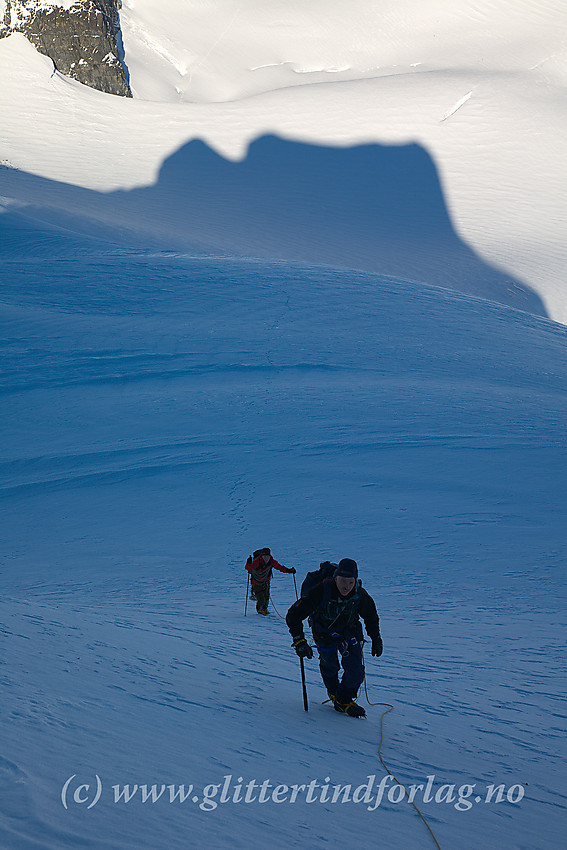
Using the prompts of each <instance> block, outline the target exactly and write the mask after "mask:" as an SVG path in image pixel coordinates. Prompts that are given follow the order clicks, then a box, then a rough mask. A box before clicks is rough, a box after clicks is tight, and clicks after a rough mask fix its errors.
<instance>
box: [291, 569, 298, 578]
mask: <svg viewBox="0 0 567 850" xmlns="http://www.w3.org/2000/svg"><path fill="white" fill-rule="evenodd" d="M296 572H297V570H296V569H295V567H292V568H291V569H290V573H291V574H292V576H294V575H295V574H296Z"/></svg>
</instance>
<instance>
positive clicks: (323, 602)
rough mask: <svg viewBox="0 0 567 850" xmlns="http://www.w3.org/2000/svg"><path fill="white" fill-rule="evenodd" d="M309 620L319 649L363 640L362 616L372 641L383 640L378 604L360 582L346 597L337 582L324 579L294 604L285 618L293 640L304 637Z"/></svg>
mask: <svg viewBox="0 0 567 850" xmlns="http://www.w3.org/2000/svg"><path fill="white" fill-rule="evenodd" d="M306 617H309V623H310V625H311V628H312V630H313V638H314V640H315V643H316V644H317V645H318V646H329V645H331V644H333V643H335V644H336V643H337V642H340V641H341V640H347V641H348V640H350V639H351V638H356V639H357V640H358V641H361V640H362V637H363V634H362V626H361V624H360V620H359V617H362V619H363V620H364V625H365V627H366V631H367V633H368V636H369V637H370V639H371V640H373V639H374V638H378V637H380V621H379V618H378V613H377V611H376V605H375V604H374V600H373V599H372V597H371V596H370V594H369V593H367V592H366V590H365V589H364V588H363V587H362V585H360V584H359V583H358V582H357V583H356V585H355V586H354V588H353V590H351V592H350V593H349V594H348V595H347V596H341V594H340V593H339V589H338V587H337V585H336V583H335V580H334V579H332V578H331V579H325V580H324V581H322V582H321V583H320V584H316V585H315V587H313V588H311V590H310V591H309V593H308V594H307V595H306V596H302V597H301V599H298V600H297V602H294V603H293V605H292V606H291V608H290V609H289V611H288V612H287V616H286V623H287V625H288V628H289V631H290V634H291V636H292V637H293V638H297V637H301V636H303V620H305V618H306Z"/></svg>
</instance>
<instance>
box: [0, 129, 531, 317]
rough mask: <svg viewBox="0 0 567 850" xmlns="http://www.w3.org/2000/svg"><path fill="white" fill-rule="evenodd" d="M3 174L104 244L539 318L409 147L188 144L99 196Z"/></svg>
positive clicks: (427, 162) (274, 141)
mask: <svg viewBox="0 0 567 850" xmlns="http://www.w3.org/2000/svg"><path fill="white" fill-rule="evenodd" d="M3 172H4V178H5V182H6V183H7V187H6V188H4V193H7V191H8V188H11V189H12V190H13V191H14V192H16V193H17V194H16V195H15V196H16V197H18V198H19V199H20V200H25V201H28V202H30V201H31V202H32V203H35V204H36V205H39V206H47V207H50V208H52V213H53V216H55V220H56V221H57V223H59V224H62V225H63V226H64V227H67V228H68V229H70V230H72V231H73V230H75V231H76V230H77V229H81V228H82V229H83V231H84V232H86V233H89V234H90V235H91V236H92V235H93V224H92V219H96V220H97V222H98V229H99V230H100V235H104V236H106V238H109V239H110V240H111V241H115V240H116V239H122V241H124V242H126V243H127V244H128V243H130V244H132V236H133V235H134V234H136V239H135V240H134V241H135V242H136V243H137V244H138V245H140V244H145V245H147V246H151V247H152V248H158V249H161V250H163V249H167V250H173V251H187V252H197V253H210V252H213V253H214V252H220V253H225V254H228V255H236V256H244V257H259V258H262V259H282V260H291V261H295V262H301V263H308V264H315V265H318V264H323V265H329V266H338V267H346V268H353V269H359V270H364V271H370V272H375V273H378V274H383V275H388V276H391V277H395V278H401V279H402V280H407V281H415V282H418V283H425V284H428V285H433V286H440V287H443V288H446V289H450V290H454V291H458V292H462V293H465V294H468V295H473V296H476V297H480V298H485V299H488V300H491V301H496V302H500V303H502V304H506V305H508V306H512V307H515V308H517V309H520V310H524V311H526V312H530V313H533V314H536V315H540V316H546V315H547V314H546V311H545V308H544V306H543V303H542V301H541V299H540V298H539V296H538V295H537V294H536V293H534V292H533V291H532V290H531V289H530V288H529V287H527V286H526V285H524V284H522V283H520V282H519V281H517V280H515V279H513V278H512V277H510V276H508V275H506V274H504V273H503V272H501V271H499V270H498V269H496V268H495V267H494V266H492V265H490V264H488V263H486V262H485V261H484V260H482V259H481V257H480V256H479V255H478V254H476V253H475V251H474V250H472V249H471V248H470V247H469V246H468V245H467V244H466V243H465V242H463V241H462V240H461V239H460V237H459V236H458V235H457V233H456V231H455V229H454V227H453V225H452V223H451V219H450V216H449V212H448V210H447V206H446V204H445V199H444V196H443V190H442V187H441V183H440V180H439V175H438V172H437V169H436V167H435V163H434V161H433V160H432V158H431V157H430V156H429V154H428V153H427V152H426V151H425V150H424V148H422V147H421V146H419V145H417V144H409V145H399V146H385V145H376V144H369V145H359V146H356V147H349V148H335V147H324V146H317V145H310V144H303V143H298V142H292V141H286V140H284V139H281V138H277V137H274V136H264V137H262V138H260V139H257V140H256V141H254V142H253V143H252V144H251V145H250V148H249V152H248V155H247V157H246V158H245V159H244V160H242V161H240V162H233V161H229V160H226V159H224V158H223V157H222V156H220V155H219V154H217V153H216V152H215V151H213V150H212V149H211V148H210V147H208V146H207V145H206V144H204V143H203V142H201V141H192V142H189V143H188V144H186V145H184V146H183V147H182V148H180V149H179V150H178V151H177V152H176V153H174V154H173V155H172V156H171V157H169V158H168V159H167V160H165V162H164V163H163V166H162V168H161V171H160V174H159V178H158V180H157V182H156V184H155V185H153V186H149V187H144V188H141V189H133V190H129V191H122V190H120V191H115V192H110V193H99V192H94V191H90V190H86V189H80V188H77V187H72V186H65V185H63V184H57V183H53V182H52V181H48V180H44V179H42V178H37V177H33V176H32V175H24V174H21V173H19V172H14V171H10V170H9V169H3ZM53 208H56V210H57V212H55V210H54V209H53ZM41 215H42V216H43V218H44V220H45V213H42V214H41ZM81 217H82V218H83V219H84V218H86V219H88V220H89V221H87V222H84V223H83V225H81V223H80V218H81ZM0 227H1V223H0ZM117 228H119V229H120V231H121V235H119V231H118V230H117ZM140 239H142V240H145V242H143V243H141V242H140Z"/></svg>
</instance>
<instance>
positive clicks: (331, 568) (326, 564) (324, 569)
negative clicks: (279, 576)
mask: <svg viewBox="0 0 567 850" xmlns="http://www.w3.org/2000/svg"><path fill="white" fill-rule="evenodd" d="M337 567H338V564H333V563H331V561H323V563H322V564H320V566H319V569H318V570H313V571H312V572H310V573H307V575H306V576H305V578H304V579H303V583H302V585H301V595H302V596H307V594H308V593H309V591H310V590H311V588H312V587H315V585H316V584H320V583H321V582H322V581H323V580H324V579H326V578H331V577H332V575H333V573H334V572H335V570H336V569H337Z"/></svg>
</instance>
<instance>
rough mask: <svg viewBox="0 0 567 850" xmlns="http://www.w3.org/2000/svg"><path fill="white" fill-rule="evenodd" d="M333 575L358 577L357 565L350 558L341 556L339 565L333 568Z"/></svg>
mask: <svg viewBox="0 0 567 850" xmlns="http://www.w3.org/2000/svg"><path fill="white" fill-rule="evenodd" d="M334 574H335V576H344V577H345V578H358V566H357V564H356V561H353V560H352V558H343V559H342V561H339V566H338V567H337V569H336V570H335V573H334Z"/></svg>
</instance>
